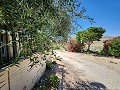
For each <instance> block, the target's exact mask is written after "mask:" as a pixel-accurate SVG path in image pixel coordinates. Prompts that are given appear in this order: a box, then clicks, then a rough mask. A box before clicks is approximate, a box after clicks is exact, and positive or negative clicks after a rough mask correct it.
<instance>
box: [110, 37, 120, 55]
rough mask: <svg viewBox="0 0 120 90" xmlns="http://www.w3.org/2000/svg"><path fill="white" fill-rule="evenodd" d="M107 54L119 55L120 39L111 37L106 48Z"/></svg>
mask: <svg viewBox="0 0 120 90" xmlns="http://www.w3.org/2000/svg"><path fill="white" fill-rule="evenodd" d="M108 52H109V54H111V55H112V56H115V57H120V39H113V40H112V41H111V45H110V47H109V50H108Z"/></svg>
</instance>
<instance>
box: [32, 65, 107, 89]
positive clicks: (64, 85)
mask: <svg viewBox="0 0 120 90" xmlns="http://www.w3.org/2000/svg"><path fill="white" fill-rule="evenodd" d="M71 68H72V67H71ZM56 73H58V74H59V76H60V77H59V85H58V88H57V89H55V90H108V89H107V88H106V86H105V85H103V84H102V83H99V82H89V81H87V82H85V81H82V80H79V81H78V82H76V83H72V82H70V83H72V84H73V85H72V86H71V84H70V83H68V82H67V81H65V75H69V73H68V72H67V71H66V70H65V66H64V65H61V64H55V65H54V68H53V69H52V70H46V71H45V73H44V75H43V76H42V78H41V79H40V80H39V82H38V83H37V84H36V85H35V87H34V88H33V89H32V90H40V89H36V88H38V87H39V86H40V83H41V81H42V80H44V79H45V78H48V77H49V76H50V75H51V74H56ZM46 83H47V80H46V82H45V85H47V84H46ZM42 90H45V89H42ZM49 90H51V89H49Z"/></svg>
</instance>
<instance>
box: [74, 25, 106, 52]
mask: <svg viewBox="0 0 120 90" xmlns="http://www.w3.org/2000/svg"><path fill="white" fill-rule="evenodd" d="M104 32H105V29H103V28H102V27H89V28H87V30H86V31H85V30H84V31H79V32H77V35H76V40H77V42H80V43H84V44H87V45H88V49H87V50H88V51H89V50H90V46H91V44H92V43H93V41H99V40H100V38H102V36H103V33H104Z"/></svg>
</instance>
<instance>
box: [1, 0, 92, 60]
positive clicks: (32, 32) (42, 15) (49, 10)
mask: <svg viewBox="0 0 120 90" xmlns="http://www.w3.org/2000/svg"><path fill="white" fill-rule="evenodd" d="M80 5H81V1H77V0H0V29H4V30H6V34H7V32H8V31H11V32H12V38H13V39H12V46H13V49H14V50H13V51H14V52H13V55H14V60H15V62H18V61H19V57H20V56H21V55H23V56H24V57H26V56H28V57H31V56H32V55H33V53H36V52H40V53H42V54H45V53H46V52H50V51H52V46H53V42H54V41H55V40H57V39H58V38H60V39H61V40H67V37H68V34H69V33H70V32H71V31H72V28H73V27H74V26H73V24H72V23H74V22H75V20H74V19H75V18H79V19H85V20H86V19H88V20H89V21H90V22H93V18H90V17H89V16H86V15H84V13H85V12H86V10H85V8H81V7H80ZM77 25H78V23H77ZM16 33H18V35H19V40H16ZM6 36H7V35H6ZM6 38H7V37H6ZM18 42H19V43H21V44H22V47H20V49H19V51H18V52H19V53H17V54H16V44H17V43H18ZM8 44H9V42H8V41H7V42H6V46H8ZM7 51H8V50H7ZM7 55H9V54H8V53H7ZM8 57H9V56H8ZM31 61H34V60H33V59H31Z"/></svg>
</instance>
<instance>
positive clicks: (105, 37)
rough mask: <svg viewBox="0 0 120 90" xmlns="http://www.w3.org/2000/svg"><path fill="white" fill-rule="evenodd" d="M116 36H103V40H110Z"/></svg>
mask: <svg viewBox="0 0 120 90" xmlns="http://www.w3.org/2000/svg"><path fill="white" fill-rule="evenodd" d="M113 38H114V37H113V36H103V37H102V38H101V41H105V40H109V39H113Z"/></svg>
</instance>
